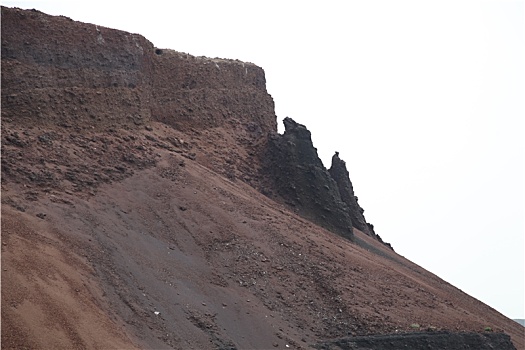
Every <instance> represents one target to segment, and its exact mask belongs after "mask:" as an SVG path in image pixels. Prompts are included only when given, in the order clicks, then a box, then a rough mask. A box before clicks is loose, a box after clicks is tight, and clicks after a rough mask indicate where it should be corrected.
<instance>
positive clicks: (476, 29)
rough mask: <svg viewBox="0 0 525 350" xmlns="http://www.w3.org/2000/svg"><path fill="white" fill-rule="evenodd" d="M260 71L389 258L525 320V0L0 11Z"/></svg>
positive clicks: (116, 4)
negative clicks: (345, 176)
mask: <svg viewBox="0 0 525 350" xmlns="http://www.w3.org/2000/svg"><path fill="white" fill-rule="evenodd" d="M1 3H2V5H4V6H10V7H14V6H16V7H21V8H36V9H38V10H40V11H43V12H45V13H48V14H53V15H64V16H67V17H70V18H72V19H74V20H78V21H82V22H88V23H94V24H98V25H102V26H106V27H111V28H116V29H121V30H125V31H129V32H133V33H139V34H142V35H143V36H145V37H146V38H147V39H149V40H150V41H151V42H152V43H153V44H154V45H155V46H157V47H160V48H169V49H174V50H177V51H182V52H187V53H190V54H192V55H196V56H201V55H203V56H208V57H221V58H232V59H239V60H242V61H249V62H253V63H255V64H257V65H259V66H261V67H263V68H264V70H265V72H266V80H267V89H268V92H269V93H270V94H271V95H272V96H273V98H274V101H275V106H276V114H277V116H278V119H279V123H280V124H281V126H280V127H281V130H282V123H281V120H282V119H283V118H284V117H286V116H289V117H291V118H293V119H295V121H297V122H299V123H302V124H305V125H306V126H307V127H308V129H309V130H310V131H311V132H312V137H313V141H314V145H315V146H316V147H317V149H318V152H319V155H320V157H321V159H322V160H323V162H324V163H325V166H327V167H330V159H331V156H332V155H333V153H334V151H339V152H340V156H341V158H342V159H344V160H345V161H346V163H347V167H348V170H349V172H350V178H351V180H352V182H353V185H354V190H355V192H356V195H358V196H359V202H360V204H361V206H362V207H363V208H364V209H365V216H366V219H367V220H368V221H369V222H371V223H373V224H374V226H375V229H376V232H377V233H378V234H379V235H380V236H381V237H382V238H383V239H384V240H385V241H387V242H390V243H392V245H393V247H394V248H395V250H396V251H397V252H398V253H400V254H401V255H403V256H405V257H407V258H409V259H410V260H412V261H414V262H415V263H417V264H419V265H421V266H422V267H424V268H426V269H428V270H430V271H431V272H433V273H435V274H437V275H438V276H440V277H442V278H443V279H445V280H446V281H448V282H450V283H452V284H453V285H455V286H457V287H458V288H460V289H462V290H463V291H465V292H467V293H468V294H470V295H472V296H474V297H476V298H478V299H480V300H481V301H483V302H485V303H487V304H489V305H490V306H492V307H494V308H495V309H497V310H498V311H500V312H501V313H503V314H505V315H506V316H508V317H510V318H525V311H524V309H525V305H524V299H525V297H524V296H525V289H524V278H525V268H524V246H525V242H524V224H525V221H524V216H525V215H524V214H525V204H524V198H525V186H524V179H525V174H524V164H525V144H524V140H525V103H524V96H525V86H524V82H525V71H524V62H525V57H524V47H525V38H524V15H525V12H524V1H483V0H475V1H466V0H454V1H446V0H439V1H425V0H414V1H404V0H403V1H397V0H385V1H375V0H363V1H330V0H324V1H315V2H314V1H285V0H280V1H272V0H265V1H247V0H245V1H230V0H220V1H217V0H215V1H213V0H191V1H190V0H182V1H157V0H150V1H109V0H106V1H100V0H91V1H66V0H62V1H58V0H56V1H51V0H50V1H46V0H41V1H15V0H12V1H1Z"/></svg>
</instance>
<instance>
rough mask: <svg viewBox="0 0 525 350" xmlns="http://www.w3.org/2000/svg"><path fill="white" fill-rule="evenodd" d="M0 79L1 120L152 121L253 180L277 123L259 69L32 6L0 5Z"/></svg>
mask: <svg viewBox="0 0 525 350" xmlns="http://www.w3.org/2000/svg"><path fill="white" fill-rule="evenodd" d="M2 86H3V89H2V118H3V119H4V121H7V122H9V121H16V123H17V124H18V125H22V124H24V125H28V126H31V127H34V126H36V127H46V126H50V125H52V126H57V125H58V126H61V127H63V128H65V130H67V129H75V130H77V131H81V130H89V131H99V132H107V131H111V130H113V131H114V130H115V129H127V130H135V129H138V128H140V129H143V128H144V127H146V126H147V127H151V124H152V123H155V122H160V123H163V124H165V125H168V126H170V127H171V128H173V130H175V131H180V132H182V133H184V134H185V136H188V135H190V136H191V138H192V139H193V140H194V142H190V144H191V145H193V146H195V145H197V144H199V145H200V147H194V148H193V150H192V152H193V153H194V156H193V157H195V158H197V160H198V161H199V162H201V163H202V164H203V165H205V166H207V167H210V168H212V169H213V170H215V171H217V172H218V173H221V174H223V175H225V176H227V177H229V178H230V179H234V178H241V179H242V180H244V181H245V182H248V183H250V184H251V185H252V186H254V187H258V184H257V176H258V169H259V166H258V164H259V163H260V162H259V156H260V151H261V150H263V149H264V147H265V144H266V141H267V135H268V134H269V133H270V132H276V131H277V122H276V116H275V112H274V103H273V99H272V97H271V96H270V95H269V94H268V93H267V91H266V80H265V75H264V71H263V69H262V68H260V67H258V66H256V65H254V64H252V63H247V62H240V61H238V60H224V59H211V58H206V57H195V56H192V55H189V54H185V53H181V52H176V51H173V50H165V49H158V48H155V47H154V45H153V44H152V43H151V42H149V41H148V40H147V39H145V38H144V37H143V36H141V35H138V34H131V33H127V32H123V31H119V30H115V29H110V28H105V27H102V26H97V25H94V24H89V23H81V22H76V21H72V20H71V19H69V18H67V17H63V16H49V15H47V14H44V13H42V12H40V11H36V10H31V11H26V10H21V9H16V8H15V9H11V8H6V7H2ZM225 135H226V137H225ZM219 139H220V143H221V146H219V145H218V144H219V142H218V140H219ZM164 141H167V142H168V143H170V141H169V140H167V139H166V140H164ZM224 143H226V144H227V146H226V147H224Z"/></svg>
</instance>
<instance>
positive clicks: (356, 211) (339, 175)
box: [328, 152, 392, 248]
mask: <svg viewBox="0 0 525 350" xmlns="http://www.w3.org/2000/svg"><path fill="white" fill-rule="evenodd" d="M328 172H329V173H330V176H332V178H333V179H334V180H335V182H336V184H337V188H338V189H339V194H340V196H341V200H342V201H343V202H344V203H345V204H346V205H347V206H348V208H349V210H350V218H351V220H352V225H353V226H354V227H355V228H357V229H358V230H360V231H361V232H363V233H365V234H367V235H369V236H370V237H373V238H375V239H377V240H378V241H380V242H381V243H383V244H385V245H386V246H388V247H390V248H392V246H391V245H390V244H389V243H385V242H383V240H382V239H381V237H380V236H379V235H378V234H376V233H375V231H374V225H372V224H370V223H368V222H367V221H366V219H365V216H364V212H365V211H364V209H363V208H361V206H360V205H359V203H358V198H357V196H356V195H355V194H354V187H353V186H352V181H351V180H350V175H349V173H348V170H347V169H346V163H345V161H344V160H342V159H341V158H339V152H335V154H334V155H333V157H332V165H331V167H330V169H328Z"/></svg>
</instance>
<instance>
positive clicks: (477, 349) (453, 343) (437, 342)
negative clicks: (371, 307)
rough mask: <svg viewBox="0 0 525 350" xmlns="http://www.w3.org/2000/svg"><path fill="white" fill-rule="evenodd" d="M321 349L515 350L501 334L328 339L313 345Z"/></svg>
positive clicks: (409, 335)
mask: <svg viewBox="0 0 525 350" xmlns="http://www.w3.org/2000/svg"><path fill="white" fill-rule="evenodd" d="M316 348H317V349H324V350H370V349H374V350H397V349H406V350H420V349H447V350H460V349H461V350H489V349H498V350H515V349H516V347H515V346H514V345H513V344H512V342H511V340H510V337H509V336H508V335H507V334H504V333H483V334H482V333H451V332H437V333H408V334H393V335H378V336H364V337H353V338H344V339H336V340H329V341H326V342H323V343H320V344H318V345H317V346H316Z"/></svg>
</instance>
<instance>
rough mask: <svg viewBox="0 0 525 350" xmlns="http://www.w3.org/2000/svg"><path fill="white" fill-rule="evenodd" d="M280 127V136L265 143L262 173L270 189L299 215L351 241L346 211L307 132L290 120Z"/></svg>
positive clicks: (348, 213)
mask: <svg viewBox="0 0 525 350" xmlns="http://www.w3.org/2000/svg"><path fill="white" fill-rule="evenodd" d="M284 127H285V132H284V134H283V135H279V134H274V135H273V136H272V137H271V138H270V141H269V143H268V150H267V153H266V166H265V170H264V172H265V174H266V176H268V177H269V179H270V180H271V188H275V189H276V192H277V195H278V196H279V197H280V198H282V199H284V201H285V203H286V204H288V205H290V206H292V207H293V208H294V210H295V211H296V212H297V213H298V214H299V215H301V216H303V217H305V218H307V219H309V220H312V221H313V222H315V223H317V224H318V225H320V226H322V227H324V228H326V229H328V230H330V231H332V232H334V233H338V234H340V235H341V236H343V237H345V238H348V239H350V240H352V239H353V233H352V220H351V216H350V211H349V209H348V207H347V206H346V204H345V203H344V202H343V201H342V200H341V196H340V194H339V190H338V188H337V183H336V182H335V181H334V180H333V179H332V177H331V176H330V174H329V173H328V171H327V170H326V168H325V167H324V166H323V163H322V161H321V159H319V156H318V155H317V150H316V149H315V148H314V146H313V144H312V138H311V134H310V131H309V130H308V129H306V127H305V126H304V125H301V124H298V123H296V122H295V121H293V120H292V119H291V118H285V119H284Z"/></svg>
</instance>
